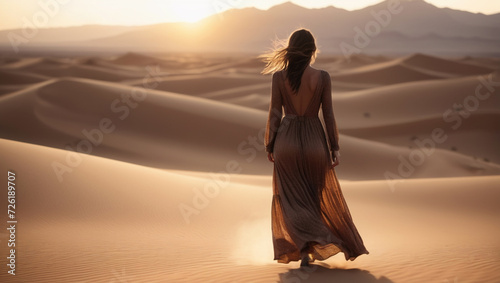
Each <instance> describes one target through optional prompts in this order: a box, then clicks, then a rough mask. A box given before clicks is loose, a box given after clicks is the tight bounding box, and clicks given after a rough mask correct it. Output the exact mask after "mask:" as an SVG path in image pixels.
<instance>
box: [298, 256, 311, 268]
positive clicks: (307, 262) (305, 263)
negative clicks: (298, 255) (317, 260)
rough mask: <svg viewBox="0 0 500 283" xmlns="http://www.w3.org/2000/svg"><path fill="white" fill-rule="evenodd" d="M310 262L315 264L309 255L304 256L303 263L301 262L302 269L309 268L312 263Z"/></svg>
mask: <svg viewBox="0 0 500 283" xmlns="http://www.w3.org/2000/svg"><path fill="white" fill-rule="evenodd" d="M310 262H313V260H312V258H311V256H310V255H309V254H308V253H306V254H303V255H302V260H301V262H300V266H301V267H302V266H309V263H310Z"/></svg>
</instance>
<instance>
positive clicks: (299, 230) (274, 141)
mask: <svg viewBox="0 0 500 283" xmlns="http://www.w3.org/2000/svg"><path fill="white" fill-rule="evenodd" d="M285 83H286V75H285V73H284V71H279V72H276V73H274V74H273V80H272V91H271V105H270V107H269V118H268V121H267V127H266V135H265V141H264V142H265V146H266V151H267V152H272V153H273V157H274V171H273V200H272V233H273V244H274V259H275V260H278V262H281V263H288V262H290V261H296V260H300V259H301V251H302V250H303V249H306V250H307V251H308V252H309V253H310V254H311V256H312V258H313V259H317V260H325V259H327V258H329V257H331V256H333V255H335V254H337V253H339V252H343V253H344V255H345V258H346V260H354V259H355V258H356V257H357V256H359V255H361V254H368V251H367V250H366V248H365V246H364V244H363V240H362V239H361V237H360V235H359V234H358V231H357V229H356V227H355V225H354V223H353V221H352V218H351V214H350V212H349V209H348V207H347V204H346V202H345V200H344V197H343V195H342V191H341V189H340V185H339V182H338V180H337V176H336V175H335V170H334V169H333V168H332V166H331V163H332V160H331V151H333V150H338V149H339V144H338V131H337V126H336V123H335V118H334V115H333V106H332V93H331V80H330V75H329V74H328V73H327V72H326V71H321V76H320V78H319V79H318V83H317V86H316V89H315V91H314V92H313V93H307V92H306V93H304V92H303V93H299V94H292V93H290V91H289V89H290V88H287V87H286V86H285ZM297 95H305V100H304V97H302V100H299V99H298V97H297ZM307 100H308V103H305V105H306V106H307V107H304V101H307ZM320 106H321V110H322V113H323V120H324V127H323V124H322V123H321V120H320V118H319V109H320ZM283 108H284V111H285V116H284V117H283ZM296 109H300V110H302V111H303V112H301V113H299V112H298V111H297V110H296ZM300 110H299V111H300ZM325 132H326V134H325Z"/></svg>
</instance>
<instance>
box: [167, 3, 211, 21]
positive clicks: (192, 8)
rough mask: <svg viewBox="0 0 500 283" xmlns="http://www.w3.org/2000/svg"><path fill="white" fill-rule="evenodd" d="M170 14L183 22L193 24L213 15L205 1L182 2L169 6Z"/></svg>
mask: <svg viewBox="0 0 500 283" xmlns="http://www.w3.org/2000/svg"><path fill="white" fill-rule="evenodd" d="M171 9H172V14H174V15H175V17H176V18H177V19H179V20H180V21H183V22H190V23H194V22H197V21H199V20H201V19H203V18H205V17H207V16H209V15H210V14H213V13H214V10H213V8H212V7H211V6H210V5H207V2H206V1H182V2H180V1H179V2H176V3H175V4H173V5H172V6H171Z"/></svg>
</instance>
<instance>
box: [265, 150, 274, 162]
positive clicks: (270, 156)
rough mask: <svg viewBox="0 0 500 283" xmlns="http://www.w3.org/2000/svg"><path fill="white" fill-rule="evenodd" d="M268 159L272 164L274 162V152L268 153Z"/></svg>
mask: <svg viewBox="0 0 500 283" xmlns="http://www.w3.org/2000/svg"><path fill="white" fill-rule="evenodd" d="M267 159H269V161H271V162H274V156H273V153H272V152H268V153H267Z"/></svg>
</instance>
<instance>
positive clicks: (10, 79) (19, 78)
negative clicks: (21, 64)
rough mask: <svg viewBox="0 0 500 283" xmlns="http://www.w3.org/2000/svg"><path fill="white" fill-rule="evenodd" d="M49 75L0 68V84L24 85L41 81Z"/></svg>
mask: <svg viewBox="0 0 500 283" xmlns="http://www.w3.org/2000/svg"><path fill="white" fill-rule="evenodd" d="M47 79H49V77H46V76H42V75H37V74H30V73H24V72H19V71H7V70H1V69H0V85H2V86H3V85H24V84H33V83H39V82H43V81H45V80H47Z"/></svg>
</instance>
